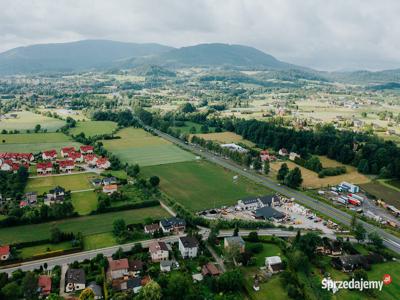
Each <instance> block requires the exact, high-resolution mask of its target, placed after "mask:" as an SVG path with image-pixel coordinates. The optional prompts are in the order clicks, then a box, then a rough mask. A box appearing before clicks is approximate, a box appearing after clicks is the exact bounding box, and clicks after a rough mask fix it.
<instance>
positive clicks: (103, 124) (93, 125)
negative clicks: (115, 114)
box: [69, 121, 118, 137]
mask: <svg viewBox="0 0 400 300" xmlns="http://www.w3.org/2000/svg"><path fill="white" fill-rule="evenodd" d="M117 127H118V125H117V123H115V122H111V121H85V122H77V123H76V127H75V128H71V129H70V131H69V132H70V133H71V134H73V135H78V134H80V133H81V132H83V133H84V134H85V136H86V137H92V136H95V135H100V134H110V133H112V132H113V131H114V130H115V129H117Z"/></svg>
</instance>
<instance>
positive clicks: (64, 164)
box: [58, 160, 75, 168]
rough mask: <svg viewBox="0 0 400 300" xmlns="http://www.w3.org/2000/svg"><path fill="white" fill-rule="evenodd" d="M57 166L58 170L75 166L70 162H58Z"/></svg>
mask: <svg viewBox="0 0 400 300" xmlns="http://www.w3.org/2000/svg"><path fill="white" fill-rule="evenodd" d="M58 164H59V165H60V168H65V167H74V166H75V163H74V162H73V161H72V160H59V161H58Z"/></svg>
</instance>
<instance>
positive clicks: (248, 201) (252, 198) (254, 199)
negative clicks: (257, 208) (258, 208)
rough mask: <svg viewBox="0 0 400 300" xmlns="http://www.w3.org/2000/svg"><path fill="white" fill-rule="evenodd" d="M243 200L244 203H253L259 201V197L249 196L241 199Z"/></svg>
mask: <svg viewBox="0 0 400 300" xmlns="http://www.w3.org/2000/svg"><path fill="white" fill-rule="evenodd" d="M241 201H242V203H243V204H252V203H257V202H258V198H257V197H248V198H244V199H241Z"/></svg>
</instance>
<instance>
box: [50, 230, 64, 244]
mask: <svg viewBox="0 0 400 300" xmlns="http://www.w3.org/2000/svg"><path fill="white" fill-rule="evenodd" d="M61 239H62V232H61V230H60V229H59V228H58V227H52V228H51V229H50V241H51V242H52V243H53V244H57V243H59V242H61Z"/></svg>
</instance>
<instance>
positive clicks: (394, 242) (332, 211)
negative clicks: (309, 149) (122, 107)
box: [144, 126, 400, 253]
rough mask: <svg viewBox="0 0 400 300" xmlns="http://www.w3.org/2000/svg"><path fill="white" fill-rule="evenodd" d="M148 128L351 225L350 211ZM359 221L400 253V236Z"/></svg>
mask: <svg viewBox="0 0 400 300" xmlns="http://www.w3.org/2000/svg"><path fill="white" fill-rule="evenodd" d="M144 127H145V128H147V129H148V130H153V131H154V132H155V133H157V134H158V135H159V136H161V137H162V138H164V139H166V140H168V141H170V142H172V143H174V144H176V145H178V146H180V147H181V148H183V149H186V150H189V151H191V152H193V153H194V154H196V155H199V156H201V157H203V158H205V159H207V160H209V161H211V162H213V163H215V164H217V165H220V166H222V167H224V168H226V169H228V170H231V171H233V172H235V173H237V174H239V175H241V176H244V177H246V178H248V179H250V180H252V181H255V182H257V183H259V184H261V185H263V186H265V187H267V188H269V189H271V190H274V191H276V192H278V193H280V194H282V195H285V196H287V197H289V198H295V200H296V201H297V202H299V203H301V204H303V205H305V206H307V207H309V208H311V209H313V210H315V211H319V212H320V213H322V214H324V215H326V216H329V217H331V218H333V219H335V220H336V221H337V222H340V223H342V224H345V225H350V223H351V219H352V216H351V215H349V214H348V213H345V212H343V211H341V210H339V209H337V208H335V207H333V206H331V205H329V204H326V203H323V202H320V201H318V200H316V199H314V198H312V197H310V196H307V195H305V194H303V193H302V192H300V191H298V190H294V189H291V188H289V187H287V186H284V185H280V184H278V183H276V182H274V181H272V180H271V179H269V178H266V177H265V176H261V175H259V174H257V173H255V172H253V171H250V170H246V171H245V170H244V169H243V168H242V167H241V166H239V165H237V164H236V163H234V162H233V161H231V160H227V159H224V158H222V157H220V156H218V155H215V154H213V153H210V152H207V151H204V150H202V149H200V148H198V147H196V146H193V145H190V144H186V143H185V142H183V141H181V140H179V139H177V138H174V137H172V136H170V135H168V134H165V133H163V132H161V131H159V130H157V129H154V128H152V127H149V126H144ZM359 222H360V223H361V224H362V225H363V226H364V228H365V229H366V230H367V232H369V233H370V232H377V233H378V234H379V236H381V237H382V239H383V242H384V245H385V246H386V247H388V248H389V249H391V250H393V251H395V252H397V253H400V238H398V237H396V236H394V235H392V234H390V233H388V232H386V231H385V230H383V229H380V228H378V227H376V226H374V225H371V224H369V223H366V222H364V221H361V220H359Z"/></svg>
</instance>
